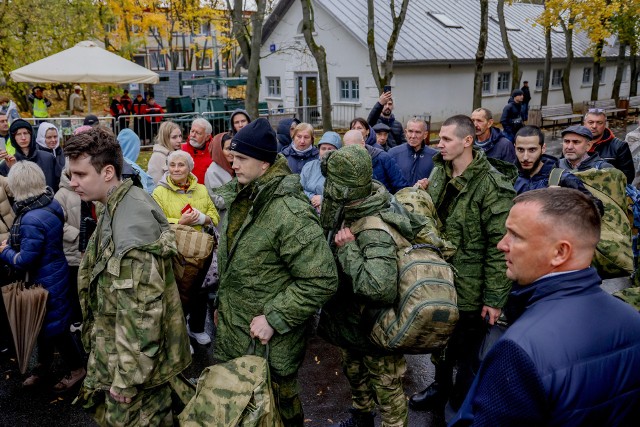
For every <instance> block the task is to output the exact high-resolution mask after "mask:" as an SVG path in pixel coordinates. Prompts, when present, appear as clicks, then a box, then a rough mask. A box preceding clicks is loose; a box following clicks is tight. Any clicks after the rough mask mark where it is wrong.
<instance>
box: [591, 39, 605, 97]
mask: <svg viewBox="0 0 640 427" xmlns="http://www.w3.org/2000/svg"><path fill="white" fill-rule="evenodd" d="M603 47H604V41H599V42H598V44H597V45H596V50H595V52H594V55H593V84H592V85H591V100H592V101H595V100H597V99H598V92H599V91H600V79H601V78H602V65H601V64H602V48H603Z"/></svg>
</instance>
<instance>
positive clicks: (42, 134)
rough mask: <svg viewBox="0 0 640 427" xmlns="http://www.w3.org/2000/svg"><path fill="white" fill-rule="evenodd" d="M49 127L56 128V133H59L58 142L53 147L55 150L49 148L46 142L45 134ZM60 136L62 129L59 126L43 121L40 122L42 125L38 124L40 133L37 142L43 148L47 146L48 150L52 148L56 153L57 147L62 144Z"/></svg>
mask: <svg viewBox="0 0 640 427" xmlns="http://www.w3.org/2000/svg"><path fill="white" fill-rule="evenodd" d="M49 129H55V130H56V133H57V134H58V142H57V143H56V146H55V147H53V150H51V148H49V147H48V146H47V143H46V142H45V135H46V134H47V131H48V130H49ZM60 136H61V135H60V131H59V130H58V128H57V127H55V126H54V125H52V124H51V123H47V122H42V123H40V126H38V135H37V136H36V144H38V145H39V146H41V147H42V148H46V149H48V150H51V151H52V152H53V153H54V155H55V150H56V148H58V147H59V146H60Z"/></svg>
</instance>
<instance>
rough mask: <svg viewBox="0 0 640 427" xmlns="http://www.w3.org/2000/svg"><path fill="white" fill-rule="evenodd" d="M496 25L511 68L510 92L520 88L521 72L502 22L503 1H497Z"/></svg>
mask: <svg viewBox="0 0 640 427" xmlns="http://www.w3.org/2000/svg"><path fill="white" fill-rule="evenodd" d="M498 23H499V24H500V34H501V36H502V44H503V45H504V50H505V52H506V54H507V59H508V60H509V65H510V66H511V75H512V76H513V78H512V79H511V91H512V92H513V91H514V90H515V89H518V88H519V87H520V79H521V78H522V72H521V71H520V66H519V64H518V57H517V56H516V55H515V54H514V53H513V49H512V48H511V43H509V35H508V34H507V26H506V24H505V21H504V0H498Z"/></svg>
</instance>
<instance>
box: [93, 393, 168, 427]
mask: <svg viewBox="0 0 640 427" xmlns="http://www.w3.org/2000/svg"><path fill="white" fill-rule="evenodd" d="M103 393H104V402H102V403H100V404H98V405H96V406H94V407H93V408H92V411H93V414H92V415H93V418H94V419H95V420H96V422H97V423H98V424H99V425H100V426H109V427H111V426H118V427H121V426H122V427H125V426H126V427H134V426H135V427H138V426H140V427H143V426H150V427H156V426H172V425H173V418H172V414H171V387H170V386H169V385H168V384H164V385H161V386H159V387H155V388H152V389H149V390H142V391H140V392H139V393H138V394H137V395H136V396H135V397H134V398H133V400H132V401H131V403H119V402H116V401H115V400H114V399H113V398H112V397H111V396H110V395H109V392H106V391H105V392H103Z"/></svg>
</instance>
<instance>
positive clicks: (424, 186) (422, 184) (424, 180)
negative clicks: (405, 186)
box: [414, 178, 429, 190]
mask: <svg viewBox="0 0 640 427" xmlns="http://www.w3.org/2000/svg"><path fill="white" fill-rule="evenodd" d="M414 187H416V188H418V187H420V188H422V189H423V190H426V189H427V187H429V178H422V179H419V180H418V181H416V183H415V185H414Z"/></svg>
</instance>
